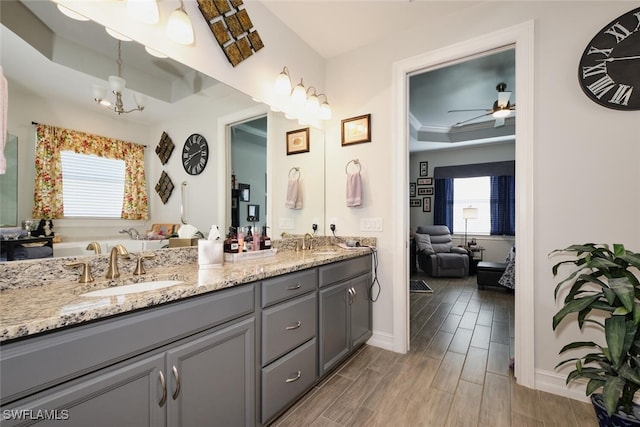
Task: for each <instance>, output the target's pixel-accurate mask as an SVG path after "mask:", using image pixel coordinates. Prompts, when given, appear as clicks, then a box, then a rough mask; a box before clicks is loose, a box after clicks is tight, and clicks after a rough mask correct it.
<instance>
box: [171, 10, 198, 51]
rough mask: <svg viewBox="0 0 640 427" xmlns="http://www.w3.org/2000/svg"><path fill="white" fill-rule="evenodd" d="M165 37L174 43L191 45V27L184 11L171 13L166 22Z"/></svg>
mask: <svg viewBox="0 0 640 427" xmlns="http://www.w3.org/2000/svg"><path fill="white" fill-rule="evenodd" d="M167 37H169V38H170V39H171V40H173V41H174V42H176V43H180V44H184V45H190V44H192V43H193V40H194V35H193V26H192V25H191V20H190V19H189V16H188V15H187V13H186V12H185V11H184V9H181V8H178V9H176V10H174V11H173V13H172V14H171V16H170V17H169V22H167Z"/></svg>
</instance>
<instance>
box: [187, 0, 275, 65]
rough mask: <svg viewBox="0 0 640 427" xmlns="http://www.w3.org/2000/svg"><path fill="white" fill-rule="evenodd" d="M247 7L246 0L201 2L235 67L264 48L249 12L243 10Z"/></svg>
mask: <svg viewBox="0 0 640 427" xmlns="http://www.w3.org/2000/svg"><path fill="white" fill-rule="evenodd" d="M243 4H244V2H243V1H242V0H198V9H200V13H201V14H202V16H203V18H204V19H205V21H206V22H207V24H208V25H209V29H210V30H211V33H212V34H213V36H214V37H215V39H216V41H217V42H218V44H219V45H220V47H221V48H222V51H223V52H224V54H225V55H226V56H227V59H228V60H229V62H230V63H231V65H232V66H234V67H235V66H236V65H238V64H239V63H240V62H242V61H243V60H245V59H247V58H248V57H250V56H251V55H253V53H254V52H257V51H258V50H260V49H262V48H263V47H264V43H263V42H262V39H261V38H260V35H258V32H257V31H255V30H254V29H253V22H251V18H250V17H249V13H248V12H247V11H246V9H241V8H240V7H241V6H242V5H243Z"/></svg>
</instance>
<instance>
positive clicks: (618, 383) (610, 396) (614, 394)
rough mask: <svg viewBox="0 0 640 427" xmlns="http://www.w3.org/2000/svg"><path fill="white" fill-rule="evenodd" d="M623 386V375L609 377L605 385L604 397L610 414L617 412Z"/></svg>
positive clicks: (605, 405)
mask: <svg viewBox="0 0 640 427" xmlns="http://www.w3.org/2000/svg"><path fill="white" fill-rule="evenodd" d="M623 387H624V379H623V378H622V377H609V378H607V381H606V382H605V384H604V386H603V389H602V399H603V401H604V407H605V408H606V409H607V413H608V414H609V416H611V415H612V414H613V413H614V412H616V409H617V408H618V401H619V400H620V394H622V388H623Z"/></svg>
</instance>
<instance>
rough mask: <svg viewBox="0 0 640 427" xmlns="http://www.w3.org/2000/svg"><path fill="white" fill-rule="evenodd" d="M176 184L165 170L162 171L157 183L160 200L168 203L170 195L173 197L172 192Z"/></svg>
mask: <svg viewBox="0 0 640 427" xmlns="http://www.w3.org/2000/svg"><path fill="white" fill-rule="evenodd" d="M173 189H174V186H173V182H172V181H171V178H169V175H167V173H166V172H165V171H162V175H160V179H159V180H158V183H157V184H156V193H158V196H160V200H162V203H163V204H165V205H166V204H167V201H169V197H171V193H172V192H173Z"/></svg>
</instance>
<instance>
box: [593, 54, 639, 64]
mask: <svg viewBox="0 0 640 427" xmlns="http://www.w3.org/2000/svg"><path fill="white" fill-rule="evenodd" d="M628 59H640V55H636V56H620V57H618V58H616V57H612V58H605V59H600V60H599V61H604V62H613V61H626V60H628Z"/></svg>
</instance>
